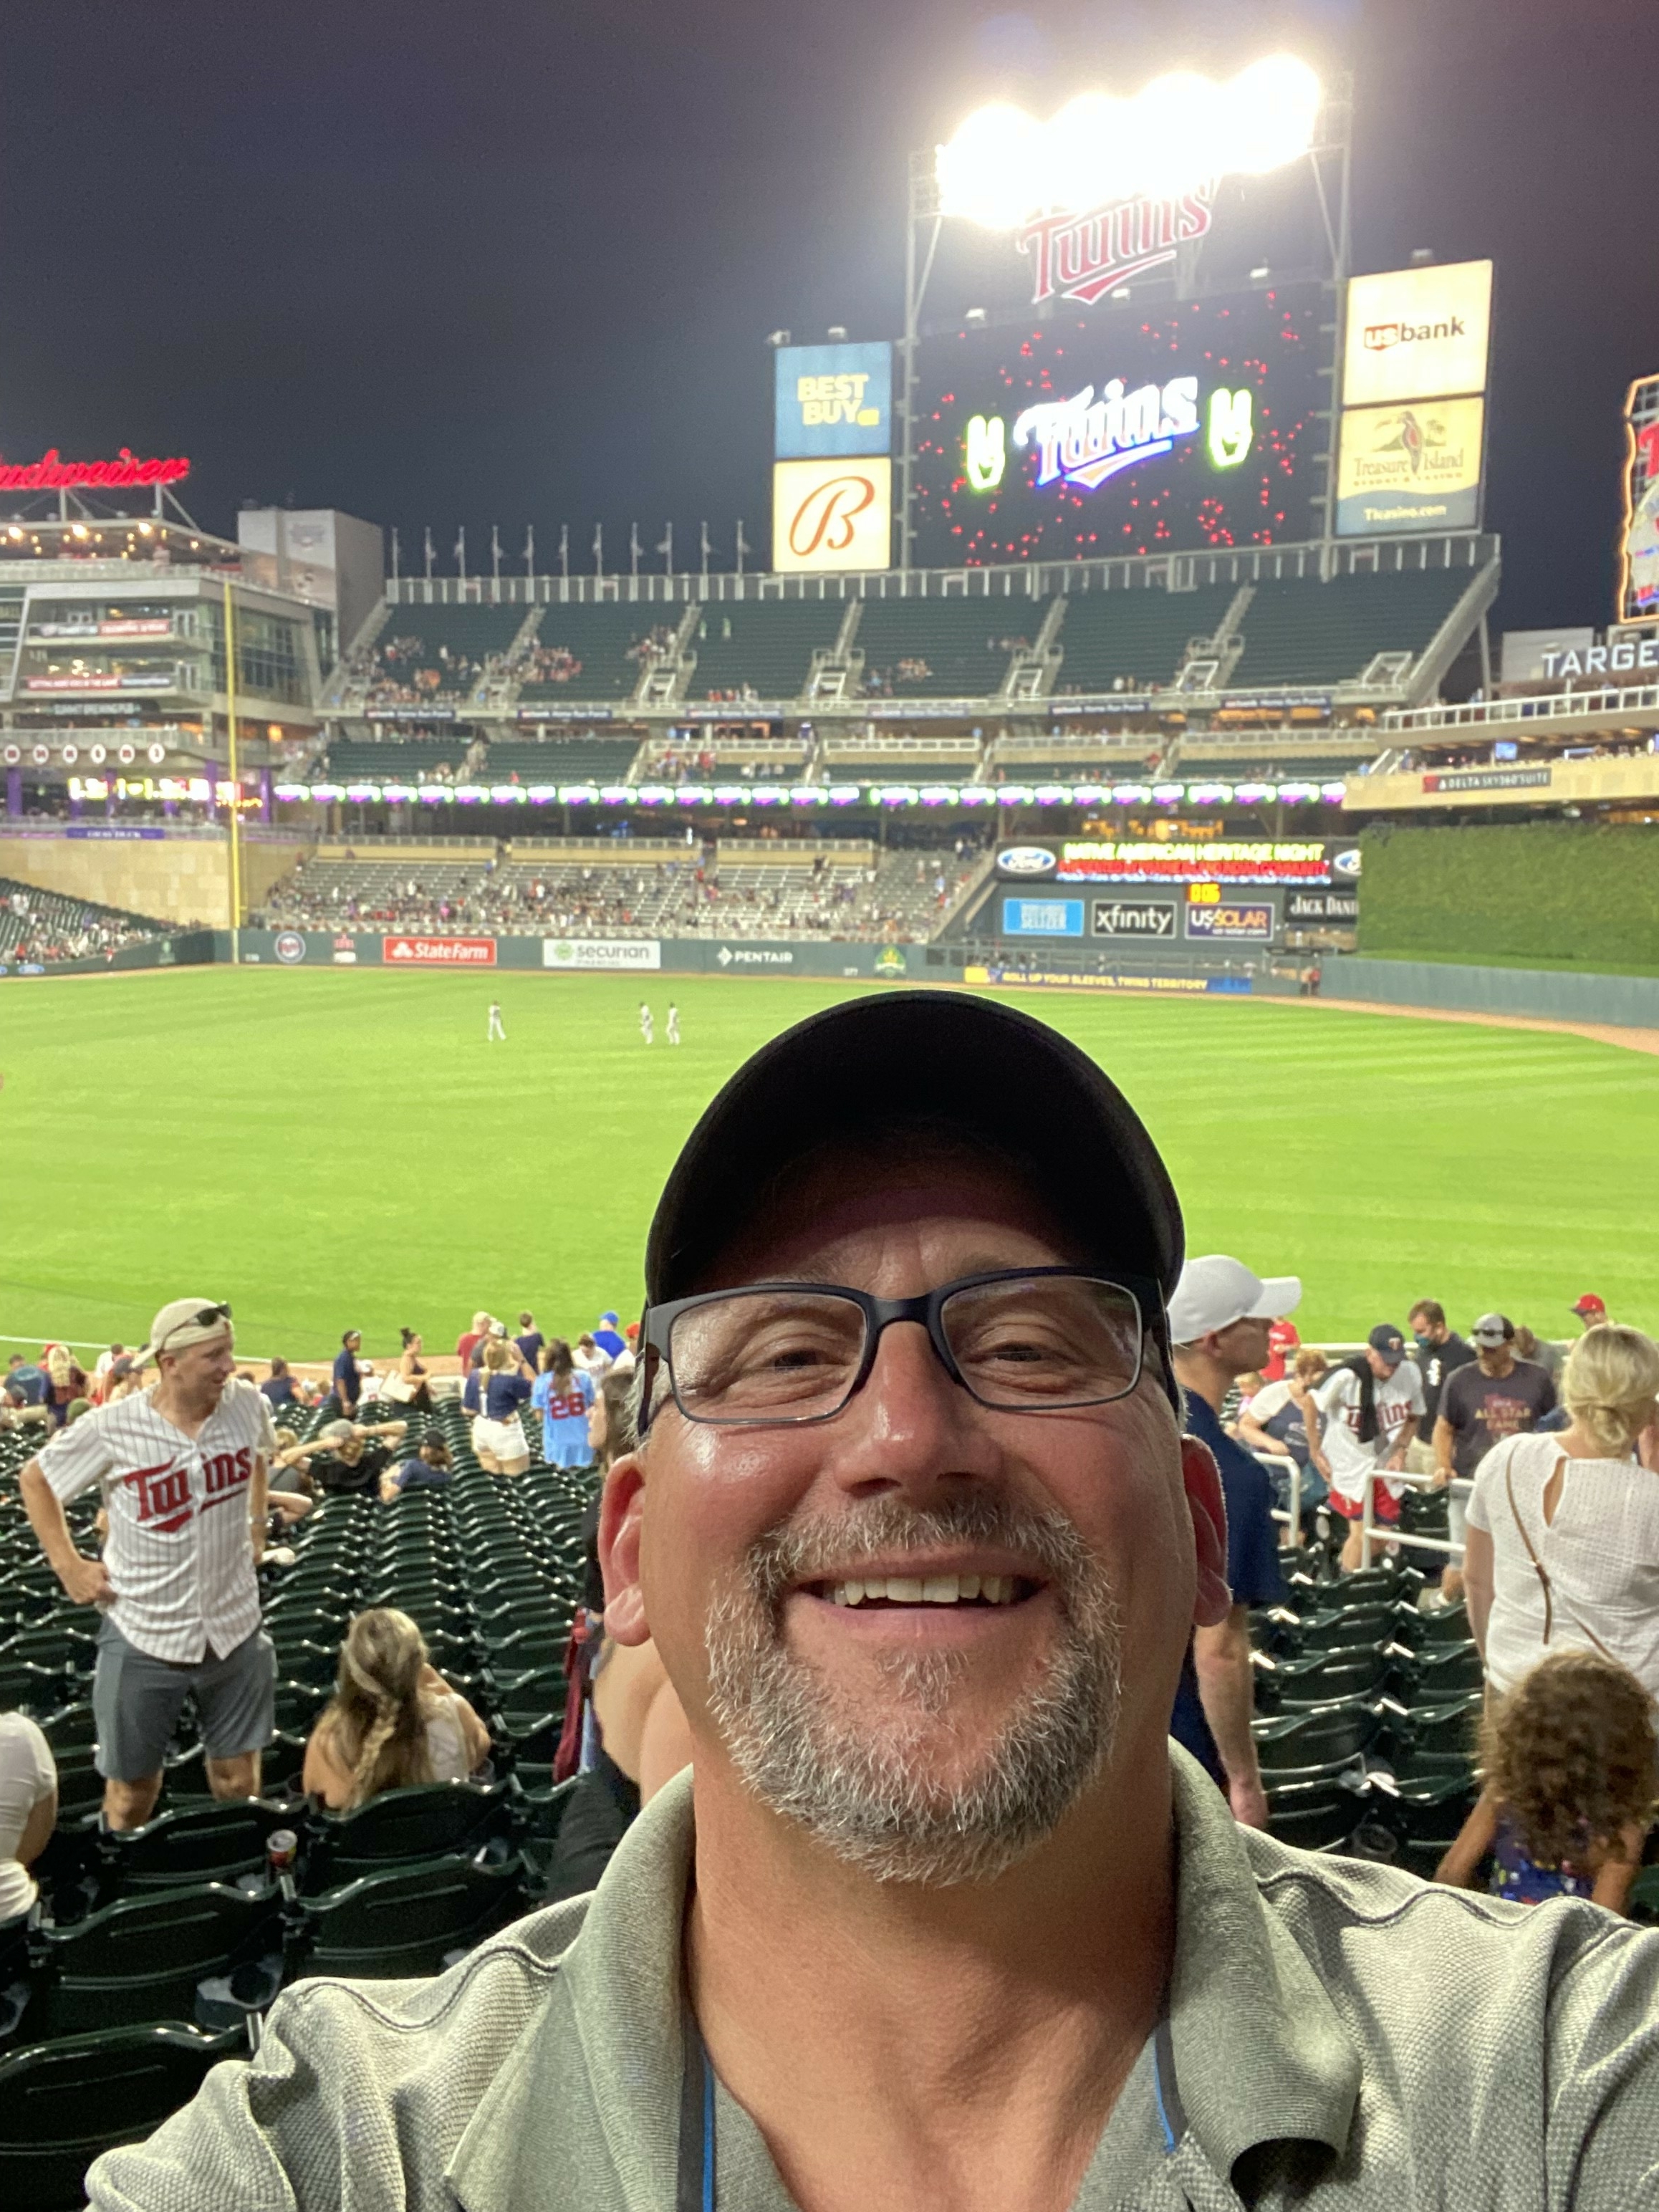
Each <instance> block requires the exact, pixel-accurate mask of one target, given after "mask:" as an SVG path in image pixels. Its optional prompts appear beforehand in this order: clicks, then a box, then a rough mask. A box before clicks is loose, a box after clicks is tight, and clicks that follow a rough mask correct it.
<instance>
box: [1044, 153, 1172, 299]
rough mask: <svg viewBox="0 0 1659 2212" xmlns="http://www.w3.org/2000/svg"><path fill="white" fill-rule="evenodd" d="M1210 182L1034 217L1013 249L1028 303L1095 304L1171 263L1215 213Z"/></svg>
mask: <svg viewBox="0 0 1659 2212" xmlns="http://www.w3.org/2000/svg"><path fill="white" fill-rule="evenodd" d="M1215 189H1216V188H1215V185H1214V183H1213V182H1211V183H1209V184H1206V185H1198V186H1196V187H1195V188H1194V190H1193V191H1188V192H1177V193H1174V194H1172V195H1170V197H1167V198H1163V199H1152V198H1144V197H1143V198H1140V199H1133V200H1117V201H1115V202H1114V203H1113V204H1111V205H1110V206H1108V207H1097V208H1091V209H1090V210H1088V211H1087V212H1086V213H1085V214H1082V215H1078V214H1075V213H1073V212H1071V211H1069V210H1067V211H1061V212H1060V213H1058V214H1054V215H1044V216H1037V217H1036V219H1035V220H1034V221H1033V222H1029V223H1027V224H1026V226H1025V228H1024V229H1023V230H1022V231H1021V232H1020V233H1019V234H1018V241H1017V242H1018V246H1019V250H1020V252H1022V253H1024V254H1027V255H1029V256H1030V261H1031V276H1032V282H1031V304H1032V306H1033V307H1036V306H1038V305H1039V304H1040V303H1041V302H1042V301H1044V300H1053V299H1062V300H1081V301H1083V303H1084V304H1085V307H1093V305H1094V304H1095V302H1096V301H1097V300H1102V299H1104V297H1105V296H1106V295H1107V294H1108V293H1109V292H1111V291H1115V289H1117V288H1118V286H1120V285H1122V284H1127V283H1129V281H1130V280H1131V278H1132V277H1135V276H1145V275H1146V271H1147V270H1149V269H1157V268H1159V267H1161V266H1162V265H1163V264H1164V263H1166V262H1170V261H1173V260H1174V259H1175V258H1176V248H1177V247H1178V246H1185V245H1188V244H1189V243H1190V242H1191V240H1194V239H1195V238H1202V237H1203V236H1204V234H1205V233H1206V231H1207V230H1208V229H1209V228H1210V223H1211V221H1212V215H1213V210H1214V202H1215Z"/></svg>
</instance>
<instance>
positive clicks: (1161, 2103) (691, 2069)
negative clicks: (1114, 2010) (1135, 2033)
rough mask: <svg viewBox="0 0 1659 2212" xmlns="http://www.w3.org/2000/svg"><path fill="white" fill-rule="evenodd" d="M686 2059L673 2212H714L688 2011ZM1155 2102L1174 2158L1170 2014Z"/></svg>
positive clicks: (704, 2064) (709, 2096)
mask: <svg viewBox="0 0 1659 2212" xmlns="http://www.w3.org/2000/svg"><path fill="white" fill-rule="evenodd" d="M684 2045H685V2059H684V2068H683V2069H682V2072H681V2076H680V2152H679V2168H678V2174H677V2176H676V2179H675V2184H674V2212H715V2203H714V2068H713V2067H712V2066H711V2065H710V2064H709V2063H708V2050H707V2048H706V2047H705V2045H704V2044H703V2039H702V2030H701V2029H700V2028H699V2027H698V2026H697V2023H696V2021H695V2020H693V2018H692V2017H691V2015H690V2011H689V2010H688V2011H687V2013H686V2014H685V2016H684ZM1152 2097H1153V2101H1154V2103H1155V2104H1156V2106H1157V2108H1158V2126H1159V2130H1160V2131H1161V2132H1162V2134H1163V2136H1164V2155H1165V2156H1166V2157H1173V2156H1174V2155H1175V2154H1176V2151H1177V2150H1178V2149H1179V2148H1180V2145H1181V2140H1182V2136H1184V2135H1185V2134H1186V2132H1187V2115H1186V2112H1185V2110H1184V2108H1183V2106H1182V2100H1181V2091H1180V2089H1179V2087H1177V2086H1176V2075H1175V2043H1174V2039H1173V2038H1172V2036H1171V2035H1170V2016H1169V2014H1168V2013H1167V2012H1166V2013H1164V2015H1163V2017H1162V2018H1161V2019H1160V2020H1159V2021H1158V2026H1157V2027H1156V2028H1155V2029H1154V2031H1153V2036H1152Z"/></svg>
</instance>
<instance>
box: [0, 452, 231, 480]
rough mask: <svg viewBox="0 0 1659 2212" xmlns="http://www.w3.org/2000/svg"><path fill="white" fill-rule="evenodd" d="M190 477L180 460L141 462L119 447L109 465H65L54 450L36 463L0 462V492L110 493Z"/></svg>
mask: <svg viewBox="0 0 1659 2212" xmlns="http://www.w3.org/2000/svg"><path fill="white" fill-rule="evenodd" d="M189 474H190V463H189V462H188V461H187V460H185V459H183V458H182V457H181V456H180V457H176V458H175V459H172V460H167V461H161V460H155V461H141V460H139V459H137V455H136V454H134V453H131V451H130V450H129V449H128V447H125V446H123V447H122V448H121V451H120V453H119V455H118V458H117V459H114V460H112V461H66V460H64V459H63V457H62V456H61V454H60V453H58V448H57V447H56V446H54V447H52V450H51V451H50V452H49V453H43V454H42V455H41V457H40V459H39V460H38V461H29V462H27V463H24V464H21V465H20V464H19V463H17V462H15V461H8V460H5V459H0V491H70V490H74V489H79V488H81V487H84V488H86V489H88V490H93V491H98V490H112V489H117V488H124V487H125V486H126V485H128V484H170V483H182V482H183V481H184V479H185V477H187V476H188V475H189Z"/></svg>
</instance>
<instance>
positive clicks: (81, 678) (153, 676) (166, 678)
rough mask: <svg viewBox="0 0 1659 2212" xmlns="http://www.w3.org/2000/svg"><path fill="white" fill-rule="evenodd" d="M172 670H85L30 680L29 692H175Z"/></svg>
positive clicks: (26, 684) (27, 683)
mask: <svg viewBox="0 0 1659 2212" xmlns="http://www.w3.org/2000/svg"><path fill="white" fill-rule="evenodd" d="M178 680H179V679H178V677H177V675H176V674H175V672H174V671H173V670H172V669H171V668H119V669H117V668H105V669H90V668H83V669H82V671H81V672H80V673H79V674H78V675H76V676H26V677H25V678H23V689H24V690H26V691H171V690H173V687H174V685H175V684H177V682H178Z"/></svg>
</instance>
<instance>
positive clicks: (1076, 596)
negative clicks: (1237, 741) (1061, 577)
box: [1037, 584, 1234, 697]
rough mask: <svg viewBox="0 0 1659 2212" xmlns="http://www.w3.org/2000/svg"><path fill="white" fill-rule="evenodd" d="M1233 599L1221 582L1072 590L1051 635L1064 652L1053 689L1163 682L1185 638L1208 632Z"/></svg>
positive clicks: (1151, 687)
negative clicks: (1186, 588)
mask: <svg viewBox="0 0 1659 2212" xmlns="http://www.w3.org/2000/svg"><path fill="white" fill-rule="evenodd" d="M1233 598H1234V592H1233V590H1232V587H1231V586H1230V585H1224V584H1212V585H1206V586H1205V587H1204V588H1203V589H1202V590H1200V591H1196V592H1162V591H1134V592H1073V593H1071V594H1070V595H1069V596H1068V598H1067V599H1066V615H1065V619H1064V620H1063V621H1062V622H1061V623H1060V632H1059V635H1058V637H1057V638H1056V640H1055V642H1056V643H1057V644H1058V645H1059V647H1060V653H1061V655H1062V659H1061V660H1060V674H1059V676H1058V678H1056V679H1055V683H1054V694H1055V696H1056V697H1061V696H1065V695H1066V694H1068V693H1071V694H1076V693H1079V692H1083V693H1088V692H1097V691H1110V690H1120V691H1128V692H1144V691H1159V690H1164V689H1166V688H1167V687H1168V686H1169V685H1170V684H1173V683H1174V681H1175V678H1176V670H1177V669H1178V668H1179V667H1180V665H1181V662H1182V657H1183V655H1184V654H1185V653H1186V650H1187V647H1188V642H1189V641H1191V640H1192V639H1194V638H1195V637H1212V636H1213V635H1214V634H1215V632H1216V630H1217V629H1218V627H1219V625H1220V623H1221V620H1222V617H1224V616H1225V613H1226V611H1227V610H1228V608H1229V607H1230V606H1231V605H1232V601H1233ZM1037 614H1038V616H1039V617H1040V614H1041V610H1038V611H1037Z"/></svg>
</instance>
